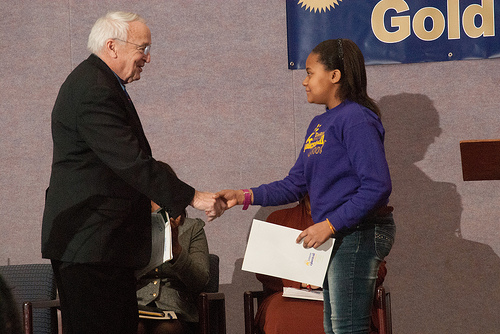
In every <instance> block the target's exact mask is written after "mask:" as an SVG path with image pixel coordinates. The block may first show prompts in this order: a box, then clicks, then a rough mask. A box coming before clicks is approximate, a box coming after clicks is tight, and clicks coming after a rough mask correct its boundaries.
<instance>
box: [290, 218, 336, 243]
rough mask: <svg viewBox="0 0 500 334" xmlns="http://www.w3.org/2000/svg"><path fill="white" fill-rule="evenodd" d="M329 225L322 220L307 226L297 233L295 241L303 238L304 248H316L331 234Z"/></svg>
mask: <svg viewBox="0 0 500 334" xmlns="http://www.w3.org/2000/svg"><path fill="white" fill-rule="evenodd" d="M329 225H330V223H329V222H328V221H327V220H324V221H322V222H321V223H317V224H314V225H312V226H309V227H308V228H306V229H305V230H304V231H302V233H300V234H299V236H298V237H297V240H296V242H297V243H300V242H301V241H302V240H304V244H303V246H304V248H311V247H313V248H318V247H319V246H321V245H322V244H324V243H325V241H327V240H328V239H329V238H330V237H331V236H332V230H331V229H330V226H329Z"/></svg>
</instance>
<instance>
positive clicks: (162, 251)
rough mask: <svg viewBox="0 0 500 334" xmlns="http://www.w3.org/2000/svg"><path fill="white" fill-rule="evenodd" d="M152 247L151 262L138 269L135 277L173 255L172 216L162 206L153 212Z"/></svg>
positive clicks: (168, 259)
mask: <svg viewBox="0 0 500 334" xmlns="http://www.w3.org/2000/svg"><path fill="white" fill-rule="evenodd" d="M151 247H152V248H151V259H150V261H149V264H148V265H147V266H145V267H144V268H142V269H139V270H136V272H135V277H141V276H142V275H144V274H146V273H148V272H149V271H151V270H153V269H154V268H156V267H158V266H159V265H161V264H162V263H164V262H167V261H170V260H171V259H172V257H173V254H172V230H171V228H170V218H169V217H168V214H167V213H166V212H165V210H163V209H161V208H160V209H158V210H156V211H154V212H152V213H151Z"/></svg>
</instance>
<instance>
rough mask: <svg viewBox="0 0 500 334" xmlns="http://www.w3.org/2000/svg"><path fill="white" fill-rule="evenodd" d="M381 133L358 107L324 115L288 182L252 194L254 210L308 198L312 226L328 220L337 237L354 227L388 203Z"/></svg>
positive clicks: (369, 113) (310, 132)
mask: <svg viewBox="0 0 500 334" xmlns="http://www.w3.org/2000/svg"><path fill="white" fill-rule="evenodd" d="M384 133H385V131H384V128H383V126H382V123H381V121H380V119H379V118H378V116H377V115H375V113H374V112H372V111H371V110H369V109H367V108H365V107H363V106H361V105H359V104H357V103H354V102H352V101H349V100H346V101H344V102H342V103H341V104H340V105H338V106H337V107H335V108H333V109H331V110H329V109H327V110H326V112H325V113H323V114H321V115H319V116H316V117H314V119H313V120H312V121H311V123H310V124H309V128H308V129H307V134H306V138H305V143H304V146H303V147H302V150H301V152H300V155H299V157H298V159H297V162H296V163H295V165H294V166H293V167H292V169H291V170H290V172H289V174H288V176H287V177H285V178H284V179H283V180H281V181H275V182H272V183H269V184H263V185H261V186H259V187H257V188H252V191H253V194H254V202H253V204H254V205H261V206H274V205H282V204H286V203H291V202H295V201H297V200H299V199H300V198H301V197H302V196H303V195H305V193H307V192H308V193H309V196H310V198H311V214H312V218H313V221H314V222H315V223H319V222H322V221H324V220H326V219H328V220H329V221H330V223H331V224H332V225H333V226H334V227H335V229H336V230H337V231H339V230H342V229H344V228H350V227H354V226H356V225H357V224H358V223H359V222H360V220H361V219H362V218H363V217H365V216H366V215H368V214H370V213H371V212H372V211H374V210H376V209H378V208H379V207H381V206H384V205H386V204H387V203H388V202H389V195H390V193H391V189H392V186H391V178H390V175H389V168H388V166H387V161H386V158H385V150H384Z"/></svg>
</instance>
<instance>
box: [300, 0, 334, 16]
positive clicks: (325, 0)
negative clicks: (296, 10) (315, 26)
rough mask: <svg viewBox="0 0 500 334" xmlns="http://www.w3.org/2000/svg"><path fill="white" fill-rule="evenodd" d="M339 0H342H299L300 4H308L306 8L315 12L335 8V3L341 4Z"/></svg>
mask: <svg viewBox="0 0 500 334" xmlns="http://www.w3.org/2000/svg"><path fill="white" fill-rule="evenodd" d="M339 1H342V0H299V2H298V4H299V5H300V4H302V7H304V6H306V10H309V11H311V12H312V11H314V12H318V11H319V12H320V13H321V12H323V11H324V12H325V13H326V10H330V9H333V8H335V5H337V6H338V5H339Z"/></svg>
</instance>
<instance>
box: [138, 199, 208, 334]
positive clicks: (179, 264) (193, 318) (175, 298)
mask: <svg viewBox="0 0 500 334" xmlns="http://www.w3.org/2000/svg"><path fill="white" fill-rule="evenodd" d="M157 208H158V206H157V205H156V204H155V203H152V211H154V210H156V209H157ZM170 225H171V227H172V253H173V258H172V260H170V261H168V262H165V263H163V264H162V265H161V266H159V267H157V268H155V269H154V270H152V271H151V272H149V273H147V274H146V275H144V276H143V277H141V278H140V279H139V281H138V287H140V288H139V290H137V301H138V304H139V305H147V306H153V307H157V308H160V309H162V310H165V311H174V312H175V314H176V315H177V319H176V320H156V319H142V318H141V319H139V328H138V333H139V334H159V333H162V334H166V333H169V334H172V333H174V334H177V333H179V334H180V333H182V334H184V333H188V334H190V333H197V331H198V308H197V298H198V295H199V294H200V292H202V291H203V289H204V288H205V286H206V285H207V283H208V281H209V275H210V272H209V271H210V265H209V256H208V243H207V238H206V235H205V231H204V229H203V226H205V223H204V222H203V220H201V219H191V218H186V213H185V212H184V214H182V215H181V216H179V217H177V218H176V219H173V218H170Z"/></svg>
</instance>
